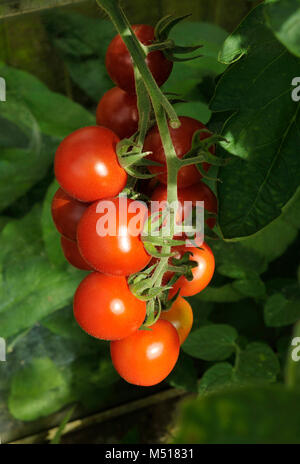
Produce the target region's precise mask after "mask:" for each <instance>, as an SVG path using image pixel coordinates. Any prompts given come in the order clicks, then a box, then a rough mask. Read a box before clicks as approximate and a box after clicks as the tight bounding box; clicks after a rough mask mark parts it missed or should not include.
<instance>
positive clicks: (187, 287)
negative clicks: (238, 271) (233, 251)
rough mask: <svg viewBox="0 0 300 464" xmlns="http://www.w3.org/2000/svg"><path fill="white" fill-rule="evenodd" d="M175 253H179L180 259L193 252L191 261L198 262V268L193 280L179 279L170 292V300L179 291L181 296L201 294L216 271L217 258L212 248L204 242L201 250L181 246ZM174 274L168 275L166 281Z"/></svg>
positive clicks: (176, 248)
mask: <svg viewBox="0 0 300 464" xmlns="http://www.w3.org/2000/svg"><path fill="white" fill-rule="evenodd" d="M173 250H174V251H176V252H177V256H175V257H178V258H180V257H181V256H182V255H183V254H184V253H186V252H187V251H190V252H192V253H193V254H192V255H191V256H190V260H191V261H196V262H197V264H198V265H197V267H194V268H193V269H192V273H193V280H190V281H189V280H187V279H186V277H185V276H181V277H179V279H178V280H177V281H176V282H175V284H174V285H173V288H172V289H171V290H170V291H169V298H172V297H173V296H174V295H175V294H176V293H177V291H178V290H179V289H180V292H179V295H180V296H193V295H196V294H197V293H199V292H201V291H202V290H203V289H204V288H205V287H207V285H208V284H209V282H210V281H211V279H212V277H213V275H214V271H215V258H214V255H213V252H212V250H211V249H210V247H209V246H208V245H207V244H206V243H204V242H203V244H202V245H201V249H199V248H196V247H186V246H179V247H174V248H173ZM171 276H172V274H171V273H167V275H165V279H166V280H167V281H168V280H169V279H170V278H171Z"/></svg>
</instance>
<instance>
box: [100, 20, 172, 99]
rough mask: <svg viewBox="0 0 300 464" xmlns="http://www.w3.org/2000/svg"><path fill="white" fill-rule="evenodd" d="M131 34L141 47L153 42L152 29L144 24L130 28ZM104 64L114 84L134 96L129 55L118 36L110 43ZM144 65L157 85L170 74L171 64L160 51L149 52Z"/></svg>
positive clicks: (132, 74)
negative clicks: (133, 34)
mask: <svg viewBox="0 0 300 464" xmlns="http://www.w3.org/2000/svg"><path fill="white" fill-rule="evenodd" d="M132 29H133V32H134V33H135V35H136V36H137V38H138V39H139V41H140V42H141V43H142V44H143V45H151V44H152V43H153V41H154V28H153V27H152V26H148V25H146V24H137V25H134V26H132ZM105 64H106V68H107V71H108V74H109V75H110V77H111V79H112V80H113V81H114V83H115V84H116V85H117V86H118V87H121V89H123V90H125V91H126V92H128V93H131V94H135V83H134V72H133V65H132V60H131V57H130V54H129V52H128V50H127V47H126V45H125V44H124V42H123V40H122V38H121V37H120V35H117V36H116V37H115V38H114V39H113V40H112V41H111V43H110V45H109V47H108V49H107V52H106V58H105ZM146 64H147V66H148V68H149V69H150V71H151V73H152V75H153V77H154V79H155V80H156V82H157V84H158V85H159V86H161V85H162V84H163V83H164V82H165V81H166V80H167V79H168V77H169V75H170V74H171V71H172V68H173V63H172V61H169V60H168V59H167V58H165V56H164V54H163V53H162V52H161V51H153V52H150V53H149V54H148V55H147V57H146Z"/></svg>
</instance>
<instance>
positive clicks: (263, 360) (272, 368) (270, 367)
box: [235, 342, 280, 382]
mask: <svg viewBox="0 0 300 464" xmlns="http://www.w3.org/2000/svg"><path fill="white" fill-rule="evenodd" d="M279 372H280V365H279V361H278V358H277V356H276V355H275V354H274V352H273V350H272V349H271V348H270V347H269V346H268V345H266V344H265V343H260V342H253V343H249V345H247V346H246V349H245V350H243V351H241V352H240V354H239V355H238V367H237V369H236V371H235V379H237V380H239V381H244V382H253V381H263V382H274V381H276V378H277V376H278V374H279Z"/></svg>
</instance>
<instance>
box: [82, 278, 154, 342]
mask: <svg viewBox="0 0 300 464" xmlns="http://www.w3.org/2000/svg"><path fill="white" fill-rule="evenodd" d="M74 316H75V319H76V320H77V322H78V324H79V325H80V327H81V328H82V329H83V330H85V331H86V332H87V333H88V334H90V335H92V336H93V337H96V338H100V339H103V340H119V339H122V338H124V337H128V336H129V335H130V334H132V333H133V332H135V331H136V330H137V329H138V328H139V327H140V326H141V325H142V324H143V322H144V319H145V317H146V303H145V302H144V301H141V300H138V299H137V298H136V297H135V296H134V295H133V294H132V293H131V291H130V289H129V286H128V284H127V280H126V278H125V277H118V276H108V275H105V274H100V273H98V272H92V273H91V274H89V275H88V276H87V277H86V278H85V279H84V280H83V281H82V282H81V283H80V285H79V287H78V288H77V291H76V293H75V297H74Z"/></svg>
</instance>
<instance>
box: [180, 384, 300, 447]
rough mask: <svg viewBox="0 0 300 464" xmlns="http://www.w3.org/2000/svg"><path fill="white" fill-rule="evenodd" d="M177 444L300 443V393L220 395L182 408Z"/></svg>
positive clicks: (276, 389)
mask: <svg viewBox="0 0 300 464" xmlns="http://www.w3.org/2000/svg"><path fill="white" fill-rule="evenodd" d="M173 443H176V444H180V443H184V444H191V443H201V444H204V443H205V444H248V443H249V444H267V443H272V444H280V443H297V444H299V443H300V393H298V392H291V391H288V390H286V389H284V388H283V387H281V386H271V385H270V386H260V387H247V388H241V389H237V388H235V389H233V388H232V387H231V388H230V390H227V391H219V392H216V393H214V394H211V395H205V396H203V397H202V396H201V397H200V398H199V399H196V400H187V401H186V402H184V403H183V404H182V407H181V410H180V415H179V419H178V424H177V428H176V433H175V436H174V438H173Z"/></svg>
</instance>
